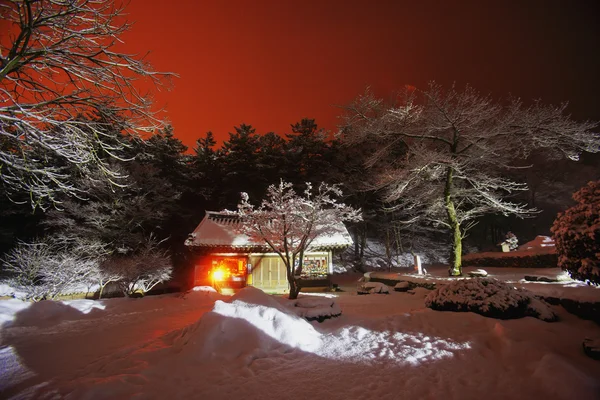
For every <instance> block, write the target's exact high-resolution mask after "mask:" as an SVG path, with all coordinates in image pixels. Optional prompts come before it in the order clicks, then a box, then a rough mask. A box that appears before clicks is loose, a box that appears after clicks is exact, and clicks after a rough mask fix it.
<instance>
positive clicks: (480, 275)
mask: <svg viewBox="0 0 600 400" xmlns="http://www.w3.org/2000/svg"><path fill="white" fill-rule="evenodd" d="M469 276H471V277H477V278H485V277H486V276H488V273H487V271H486V270H485V269H476V270H474V271H471V272H469Z"/></svg>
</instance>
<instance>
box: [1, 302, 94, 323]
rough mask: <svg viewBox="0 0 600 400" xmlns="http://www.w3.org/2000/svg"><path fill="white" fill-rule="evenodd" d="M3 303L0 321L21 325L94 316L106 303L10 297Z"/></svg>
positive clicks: (58, 321)
mask: <svg viewBox="0 0 600 400" xmlns="http://www.w3.org/2000/svg"><path fill="white" fill-rule="evenodd" d="M1 303H2V305H1V306H0V321H4V322H6V323H7V324H12V323H16V324H17V325H19V326H37V327H47V326H52V325H55V324H58V323H60V322H62V321H73V320H78V319H82V318H89V317H92V318H93V317H96V316H98V313H100V312H101V310H104V305H103V304H102V303H101V302H99V301H95V300H65V301H53V300H42V301H38V302H35V303H30V302H26V301H22V300H17V299H10V300H3V301H2V302H1ZM9 313H10V318H9V317H8V315H9Z"/></svg>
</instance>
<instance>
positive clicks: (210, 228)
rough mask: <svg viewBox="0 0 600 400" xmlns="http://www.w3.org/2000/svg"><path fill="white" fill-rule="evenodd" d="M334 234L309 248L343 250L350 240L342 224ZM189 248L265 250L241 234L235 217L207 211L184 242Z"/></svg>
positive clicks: (322, 238) (319, 238)
mask: <svg viewBox="0 0 600 400" xmlns="http://www.w3.org/2000/svg"><path fill="white" fill-rule="evenodd" d="M335 228H336V229H335V230H336V233H334V234H332V235H324V236H319V237H317V238H315V240H313V242H312V245H311V248H314V249H319V248H320V249H325V248H345V247H348V246H350V245H351V244H352V243H353V242H352V238H351V237H350V234H349V233H348V230H347V229H346V227H345V226H344V224H339V226H336V227H335ZM185 244H186V246H191V247H231V248H234V249H248V248H266V243H254V242H252V241H250V238H249V237H248V236H247V235H245V234H243V233H242V232H241V226H240V220H239V218H238V217H237V216H236V215H232V214H227V213H223V212H215V211H207V212H206V216H205V217H204V219H203V220H202V221H201V222H200V224H199V225H198V226H197V227H196V229H194V232H192V233H191V234H190V236H189V237H188V239H187V240H186V241H185Z"/></svg>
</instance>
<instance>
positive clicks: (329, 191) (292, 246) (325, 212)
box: [236, 181, 361, 299]
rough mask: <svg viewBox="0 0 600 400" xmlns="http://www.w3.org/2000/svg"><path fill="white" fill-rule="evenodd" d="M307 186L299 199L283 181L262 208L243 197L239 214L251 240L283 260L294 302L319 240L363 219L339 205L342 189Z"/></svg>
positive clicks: (348, 208) (272, 188) (269, 189)
mask: <svg viewBox="0 0 600 400" xmlns="http://www.w3.org/2000/svg"><path fill="white" fill-rule="evenodd" d="M306 186H307V188H306V190H305V191H304V194H303V195H299V194H297V193H296V192H295V191H294V189H293V185H292V184H291V183H287V182H283V181H281V182H280V183H279V185H277V186H275V185H271V186H269V188H268V190H267V197H266V198H265V199H264V200H263V201H262V203H261V205H260V207H258V208H255V207H254V206H253V205H252V204H250V202H249V197H248V195H247V194H246V193H242V201H241V202H240V204H239V206H238V211H237V213H236V214H237V215H239V217H240V219H241V222H242V229H243V231H244V233H245V234H246V235H248V237H249V238H250V240H251V241H252V242H255V243H267V245H268V246H269V247H270V248H271V249H272V250H273V251H274V252H275V253H277V254H278V255H279V257H280V258H281V259H282V260H283V263H284V265H285V268H286V273H287V279H288V283H289V284H290V295H289V298H290V299H295V298H297V297H298V293H299V292H300V288H299V287H298V284H297V282H296V279H297V277H299V276H300V274H301V273H302V260H303V259H304V252H305V251H306V250H308V249H310V246H311V244H312V243H313V241H314V240H315V238H317V237H319V236H327V235H334V234H336V233H339V228H338V227H339V224H340V223H342V222H343V221H359V220H360V219H361V216H360V211H359V210H356V209H353V208H352V207H349V206H347V205H345V204H344V203H339V202H338V199H339V198H340V197H341V195H342V191H341V190H340V189H339V187H338V186H335V185H333V186H330V185H328V184H326V183H321V185H320V186H319V189H318V190H317V191H316V192H313V189H312V185H311V184H310V183H307V184H306Z"/></svg>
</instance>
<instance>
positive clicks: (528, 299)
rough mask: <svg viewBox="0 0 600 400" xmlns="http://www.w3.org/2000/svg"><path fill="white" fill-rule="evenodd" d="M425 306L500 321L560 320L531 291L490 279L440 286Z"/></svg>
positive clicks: (462, 280)
mask: <svg viewBox="0 0 600 400" xmlns="http://www.w3.org/2000/svg"><path fill="white" fill-rule="evenodd" d="M425 305H426V306H427V307H429V308H431V309H434V310H439V311H459V312H474V313H477V314H480V315H483V316H486V317H491V318H499V319H514V318H523V317H527V316H532V317H536V318H539V319H542V320H544V321H556V320H557V317H556V315H555V314H554V312H553V311H552V310H551V309H550V307H549V306H548V305H547V304H546V303H545V302H543V301H542V300H539V299H537V298H536V297H535V296H533V294H531V293H530V292H529V291H527V290H524V289H516V288H514V287H512V286H509V285H507V284H506V283H504V282H500V281H498V280H496V279H491V278H473V279H461V280H457V281H455V282H452V283H450V284H448V285H444V286H441V287H439V288H438V289H436V290H434V291H432V292H431V293H429V295H427V297H426V298H425Z"/></svg>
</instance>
